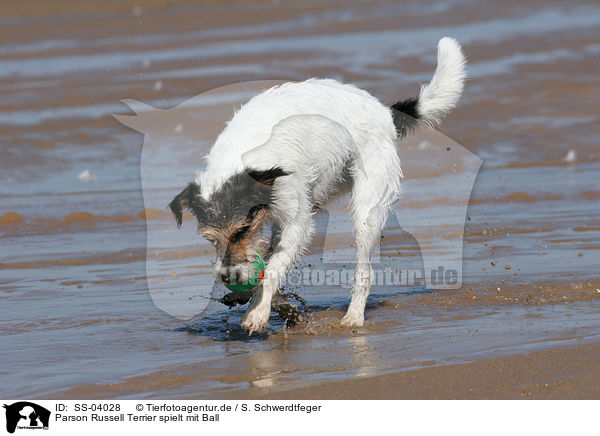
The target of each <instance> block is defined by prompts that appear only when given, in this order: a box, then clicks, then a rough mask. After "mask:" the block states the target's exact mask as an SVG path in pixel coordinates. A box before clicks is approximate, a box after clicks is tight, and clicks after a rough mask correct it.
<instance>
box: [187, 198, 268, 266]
mask: <svg viewBox="0 0 600 436" xmlns="http://www.w3.org/2000/svg"><path fill="white" fill-rule="evenodd" d="M267 215H268V212H267V211H266V210H264V209H262V210H260V211H258V212H257V213H256V215H255V216H254V218H253V219H252V221H248V220H243V221H236V222H232V223H229V225H228V226H227V227H226V228H216V227H210V226H206V227H202V228H199V229H198V233H200V234H201V235H202V236H204V237H205V238H206V239H208V240H209V241H211V242H213V243H214V245H215V247H216V248H217V253H218V254H219V257H222V258H224V259H227V260H228V263H229V264H231V265H235V264H238V263H242V262H246V261H247V260H248V252H249V251H250V249H251V248H252V247H253V246H254V244H255V243H256V240H257V239H260V237H261V236H262V228H263V224H264V220H265V218H266V217H267ZM242 231H243V233H242V234H241V235H240V234H239V233H240V232H242ZM255 248H256V247H255Z"/></svg>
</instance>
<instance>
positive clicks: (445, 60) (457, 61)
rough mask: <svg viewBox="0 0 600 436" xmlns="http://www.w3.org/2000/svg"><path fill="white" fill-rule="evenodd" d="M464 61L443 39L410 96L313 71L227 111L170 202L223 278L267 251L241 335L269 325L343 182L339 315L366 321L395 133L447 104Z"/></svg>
mask: <svg viewBox="0 0 600 436" xmlns="http://www.w3.org/2000/svg"><path fill="white" fill-rule="evenodd" d="M465 64H466V61H465V57H464V55H463V53H462V49H461V47H460V45H459V44H458V43H457V42H456V41H455V40H454V39H452V38H448V37H446V38H442V39H441V40H440V41H439V43H438V60H437V68H436V70H435V73H434V75H433V77H432V79H431V81H430V82H429V83H428V84H426V85H423V86H422V87H421V89H420V92H419V94H418V96H417V98H411V99H407V100H403V101H399V102H398V103H396V104H394V105H392V106H391V107H386V106H385V105H383V104H382V103H381V102H379V100H377V99H376V98H375V97H373V96H372V95H371V94H369V93H368V92H367V91H364V90H361V89H359V88H357V87H355V86H353V85H350V84H342V83H340V82H337V81H335V80H331V79H317V78H313V79H309V80H306V81H304V82H288V83H285V84H282V85H279V86H276V87H273V88H271V89H268V90H266V91H264V92H262V93H261V94H258V95H257V96H255V97H253V98H252V99H251V100H250V101H248V102H247V103H246V104H245V105H243V106H242V107H241V108H240V109H239V110H238V111H237V112H236V113H235V114H234V116H233V118H232V119H231V120H230V121H229V122H228V123H227V125H226V127H225V128H224V130H223V131H222V132H221V133H220V135H219V136H218V138H217V139H216V141H215V143H214V145H213V147H212V149H211V150H210V152H209V154H208V156H207V157H206V165H205V167H204V168H203V169H202V170H200V171H199V172H198V173H197V176H196V178H195V180H194V181H193V182H191V183H189V185H188V186H187V187H186V188H185V189H184V190H183V191H181V192H180V193H179V194H178V195H177V196H175V198H174V199H173V201H172V202H171V203H170V205H169V206H170V209H171V211H172V212H173V214H174V216H175V219H176V222H177V225H178V226H180V225H181V223H182V211H183V210H184V209H187V210H188V211H189V212H191V213H192V214H193V215H194V216H195V218H196V220H197V222H198V233H199V234H200V235H202V236H204V237H205V238H206V239H208V240H209V241H210V242H211V243H212V244H213V245H214V247H215V249H216V252H217V262H216V273H217V274H218V275H219V276H220V278H221V280H222V281H223V282H225V283H241V282H245V281H246V280H248V275H249V274H250V272H251V271H252V264H251V262H252V261H253V260H254V258H255V257H254V256H255V255H256V252H258V253H260V254H261V255H262V256H263V257H265V258H267V259H268V262H267V265H266V267H265V271H264V279H263V281H262V283H261V284H260V285H259V286H258V287H257V288H256V290H255V291H254V294H253V297H252V300H251V302H250V305H249V307H248V310H247V312H246V314H245V315H244V317H243V319H242V327H243V328H245V329H246V330H247V331H248V332H249V334H252V333H253V332H260V331H261V330H262V329H263V328H264V327H265V326H266V325H267V324H268V321H269V317H270V313H271V299H272V297H273V295H274V294H275V293H276V292H277V291H278V287H279V285H280V283H281V281H282V279H283V278H284V277H285V275H286V273H287V271H288V270H289V269H290V267H291V266H293V264H294V263H295V262H296V261H297V260H298V259H299V257H300V256H301V255H302V254H303V253H304V252H305V250H306V247H307V246H308V244H309V243H310V240H311V236H312V234H313V231H314V219H313V216H314V214H315V212H316V210H318V208H319V206H322V205H323V204H325V203H326V202H327V201H328V200H330V199H331V198H332V197H335V196H337V195H339V194H341V193H344V192H351V194H352V202H351V211H352V216H353V225H354V233H355V242H356V269H355V273H354V283H353V287H352V297H351V301H350V304H349V306H348V310H347V312H346V314H345V316H344V317H343V318H342V320H341V324H342V325H345V326H362V325H363V323H364V310H365V304H366V301H367V297H368V295H369V290H370V287H371V280H372V276H373V270H372V268H371V253H372V251H373V248H374V246H375V244H376V243H377V241H378V240H379V238H380V232H381V230H382V228H383V226H384V225H385V222H386V219H387V216H388V211H389V208H390V206H391V204H393V203H394V202H395V201H397V200H398V198H399V196H400V194H401V191H402V185H401V180H402V177H403V175H402V169H401V165H400V158H399V157H398V154H397V151H396V145H395V144H396V141H397V139H399V138H402V137H404V136H405V135H407V134H409V133H410V132H411V131H412V130H413V129H414V128H415V127H416V126H417V125H419V124H422V125H426V126H431V127H433V126H436V125H437V124H439V122H440V121H441V119H442V118H443V116H444V115H446V114H447V113H448V112H449V111H450V110H451V109H453V108H454V107H455V105H456V104H457V102H458V100H459V99H460V97H461V95H462V91H463V86H464V81H465V79H466V72H465ZM266 225H269V226H270V227H271V235H270V241H269V240H268V239H269V238H266V237H265V233H266V229H265V226H266Z"/></svg>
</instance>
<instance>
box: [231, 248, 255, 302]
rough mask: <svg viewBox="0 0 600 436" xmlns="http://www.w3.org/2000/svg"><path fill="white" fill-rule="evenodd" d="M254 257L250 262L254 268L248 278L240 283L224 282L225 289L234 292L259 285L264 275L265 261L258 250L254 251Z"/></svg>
mask: <svg viewBox="0 0 600 436" xmlns="http://www.w3.org/2000/svg"><path fill="white" fill-rule="evenodd" d="M254 258H255V259H254V261H253V262H252V265H254V270H253V271H252V273H251V274H250V277H249V278H248V280H247V281H245V282H240V283H225V286H226V287H227V289H229V290H231V291H235V292H247V291H251V290H252V289H254V288H256V287H257V286H258V285H260V282H261V281H262V279H263V277H264V275H265V261H264V259H263V257H262V256H261V254H260V253H259V252H258V251H257V252H256V255H255V256H254Z"/></svg>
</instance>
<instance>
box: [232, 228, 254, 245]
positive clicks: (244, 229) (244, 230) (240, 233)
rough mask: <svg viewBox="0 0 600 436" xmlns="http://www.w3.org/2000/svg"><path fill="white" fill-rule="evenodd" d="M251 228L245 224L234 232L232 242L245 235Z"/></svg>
mask: <svg viewBox="0 0 600 436" xmlns="http://www.w3.org/2000/svg"><path fill="white" fill-rule="evenodd" d="M249 229H250V226H244V227H242V228H241V229H239V230H238V231H237V232H235V233H234V234H233V236H232V237H231V241H232V242H237V241H239V240H240V239H242V238H243V237H244V234H245V233H246V232H247V231H248V230H249Z"/></svg>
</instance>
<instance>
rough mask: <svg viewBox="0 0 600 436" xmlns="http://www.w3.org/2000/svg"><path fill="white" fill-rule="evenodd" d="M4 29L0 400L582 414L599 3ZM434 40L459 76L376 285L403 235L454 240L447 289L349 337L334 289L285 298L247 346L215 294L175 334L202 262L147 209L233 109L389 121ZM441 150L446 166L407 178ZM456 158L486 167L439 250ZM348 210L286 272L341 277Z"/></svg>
mask: <svg viewBox="0 0 600 436" xmlns="http://www.w3.org/2000/svg"><path fill="white" fill-rule="evenodd" d="M0 14H1V15H0V21H1V22H2V26H0V41H2V43H1V44H0V90H1V92H0V135H2V144H0V182H1V183H0V203H1V204H2V207H1V209H0V247H1V248H0V313H1V316H0V343H1V344H2V351H1V352H0V361H2V362H3V366H2V368H0V386H1V387H0V397H2V398H20V397H23V398H31V399H36V398H38V399H41V398H54V399H83V398H86V399H103V398H106V399H109V398H122V399H128V398H182V399H191V398H199V399H208V398H228V399H244V398H257V399H258V398H273V399H357V398H361V399H600V392H599V388H598V386H599V383H598V381H599V377H600V354H599V352H600V316H598V314H599V313H600V279H599V276H598V264H599V259H600V224H599V223H598V216H599V214H600V207H599V202H598V200H599V199H600V190H599V189H598V187H597V184H596V183H594V182H595V181H596V180H597V179H598V171H599V169H600V168H599V167H600V148H599V147H598V138H599V134H600V131H599V130H598V125H599V124H598V116H597V114H596V112H597V111H595V110H594V109H593V108H595V107H596V104H597V101H598V98H599V97H600V87H599V86H598V84H599V79H598V78H599V77H600V76H599V75H598V62H597V58H598V54H599V53H600V45H599V44H598V37H599V36H600V30H599V28H598V25H597V23H598V22H599V21H600V7H599V6H598V4H597V3H595V2H591V1H590V2H587V1H577V2H570V3H569V4H565V3H564V2H558V1H543V2H542V1H530V2H526V4H523V3H522V2H516V1H509V2H493V3H485V4H480V3H477V2H470V1H467V0H460V1H446V0H444V1H439V2H435V3H434V4H430V5H423V4H421V3H420V2H416V1H415V2H406V3H404V4H403V5H401V6H400V5H398V4H397V2H393V1H385V0H382V1H379V0H378V1H373V2H362V1H356V2H338V1H324V2H322V1H318V2H317V1H314V2H287V1H283V2H279V1H273V2H271V1H269V2H260V1H237V2H218V1H208V2H201V4H198V3H197V2H192V1H184V0H177V1H169V0H152V1H149V2H144V4H143V5H140V4H138V2H134V1H129V0H127V1H106V2H101V3H98V2H91V1H84V2H81V1H79V2H75V1H58V2H51V3H50V2H42V1H39V2H38V1H36V2H30V3H27V4H18V3H15V4H11V5H6V7H3V9H2V11H1V12H0ZM443 36H452V37H455V38H456V39H457V40H458V41H460V42H461V44H462V46H463V49H464V51H465V53H466V55H467V58H468V72H469V77H470V78H469V80H468V82H467V86H466V89H465V94H464V97H463V99H462V100H461V102H460V103H459V105H458V107H457V108H456V109H455V110H454V111H453V112H452V114H451V115H450V116H449V117H448V118H447V119H446V120H445V121H444V122H443V124H442V125H441V127H440V132H441V133H440V134H439V135H438V134H434V133H431V132H429V133H427V132H418V135H417V136H415V137H413V138H412V139H408V140H407V141H406V142H404V143H401V144H399V148H398V153H399V155H400V157H401V159H402V161H403V167H404V172H405V176H406V179H405V182H406V186H407V187H408V188H410V189H407V193H406V196H405V198H404V199H403V203H401V206H402V213H403V215H398V217H399V218H398V219H396V220H393V219H390V220H388V223H387V225H386V228H385V229H384V231H383V233H382V236H383V237H382V240H381V244H380V247H379V249H378V256H379V260H378V263H377V266H376V268H375V269H377V270H381V271H384V270H385V269H386V268H387V269H391V270H398V269H402V270H410V271H416V270H421V269H424V268H425V266H424V265H425V260H424V259H425V256H424V254H423V252H424V247H426V246H427V247H428V245H427V244H428V239H427V238H426V237H417V236H415V234H416V232H415V231H413V227H414V228H417V227H415V226H414V223H418V224H422V225H423V226H425V225H428V226H430V228H435V229H437V230H440V229H441V230H440V231H446V232H447V233H444V234H443V236H442V237H440V236H439V235H437V237H438V239H439V240H450V239H452V238H454V239H453V240H458V241H461V244H462V246H461V253H462V255H463V257H462V262H461V263H460V268H461V278H462V283H461V286H460V288H459V289H436V288H435V287H433V288H432V287H427V286H425V285H424V284H422V283H417V284H414V283H413V284H406V283H402V284H397V283H396V284H395V283H389V282H386V283H383V284H378V285H376V286H374V287H373V290H372V295H371V296H370V298H369V302H368V305H367V311H366V323H365V325H364V327H360V328H355V329H343V328H340V327H339V319H340V318H341V317H342V316H343V311H344V309H345V307H346V306H347V303H348V300H349V297H348V295H349V289H348V288H347V287H344V286H342V285H330V284H326V283H317V284H311V285H303V284H297V285H291V286H287V287H286V290H287V291H292V292H296V293H298V295H300V296H301V297H302V298H303V299H305V300H306V301H307V302H308V303H309V305H310V314H309V316H308V321H307V322H304V323H300V324H299V325H298V326H296V327H293V328H290V329H286V328H285V327H284V325H283V321H282V320H280V319H278V318H277V316H276V315H275V314H273V315H272V317H271V326H270V328H269V329H267V330H266V331H265V332H263V333H261V334H259V335H253V336H252V337H248V335H247V334H246V333H245V332H244V331H243V330H242V329H241V328H240V320H241V318H242V316H243V313H244V308H234V309H228V308H226V307H224V306H223V305H222V304H219V303H218V302H217V301H216V300H217V299H218V298H219V297H220V296H222V295H223V294H224V292H225V288H224V287H223V286H222V285H220V284H214V286H213V282H210V283H209V285H210V292H211V294H210V295H211V297H210V302H209V303H206V304H208V306H207V309H206V310H204V311H203V312H202V314H201V315H200V316H197V317H194V318H186V316H187V313H188V312H193V311H194V310H195V308H196V307H197V306H198V305H200V304H201V301H200V298H199V297H198V296H197V295H196V294H197V293H198V292H197V289H198V287H199V283H204V282H206V280H208V279H207V277H209V275H210V270H211V261H212V260H213V258H214V253H213V252H212V251H210V250H211V247H210V246H207V244H206V243H202V241H200V240H199V238H198V236H197V235H196V234H195V228H194V225H193V223H192V221H191V220H190V219H184V225H183V226H182V228H181V230H177V228H176V225H175V222H174V220H173V217H172V216H171V215H170V214H169V213H167V209H166V204H167V203H166V202H165V201H164V199H166V198H170V197H172V196H174V195H175V194H176V193H178V192H179V191H180V190H181V189H182V187H183V186H184V184H185V183H186V182H187V181H189V180H191V178H192V177H193V175H194V173H195V171H196V170H197V168H198V166H199V165H201V164H202V156H203V154H204V153H205V152H206V151H207V150H208V149H209V147H210V145H211V140H212V139H214V137H215V136H216V135H217V134H218V132H219V131H220V130H221V129H222V127H223V125H224V122H225V120H226V119H228V117H230V116H231V115H232V114H233V111H234V110H235V109H236V108H237V107H239V104H241V103H243V102H244V101H247V100H248V99H249V98H250V97H251V96H252V95H253V94H252V93H255V92H256V91H257V90H259V89H262V88H261V87H265V86H267V84H269V83H275V82H276V81H286V80H304V79H306V78H309V77H330V78H335V79H338V80H341V81H344V82H351V83H355V84H356V85H358V86H360V87H362V88H364V89H366V90H368V91H369V92H371V93H372V94H373V95H375V96H376V97H378V98H379V99H380V100H381V101H382V102H384V103H386V104H393V103H394V102H395V101H397V100H399V99H402V98H405V97H410V96H413V95H415V94H416V93H417V92H418V89H419V86H420V85H421V84H422V83H426V82H427V81H428V80H429V79H430V77H431V73H432V71H433V69H434V68H435V47H436V43H437V41H438V40H439V39H440V38H441V37H443ZM259 81H264V82H259ZM138 102H143V104H142V103H138ZM182 103H185V104H182ZM144 105H149V106H148V107H146V106H144ZM113 115H115V116H113ZM150 130H151V131H150ZM144 133H145V135H144ZM411 141H412V142H411ZM436 141H439V144H446V142H447V144H448V147H446V145H444V148H443V149H442V155H441V157H440V158H439V159H440V161H439V162H442V163H441V164H440V165H441V166H440V167H439V168H438V163H439V162H438V161H436V160H434V159H431V160H428V159H425V160H424V161H423V159H421V161H419V160H418V156H423V155H425V156H427V153H429V152H430V151H431V150H432V149H433V147H434V146H436V144H437V143H436ZM444 141H446V142H444ZM190 144H192V146H190ZM450 144H451V146H450ZM428 147H429V148H428ZM428 150H429V151H428ZM446 151H447V152H448V153H447V154H443V153H446ZM459 152H462V153H463V155H461V156H462V157H464V156H467V157H469V159H471V161H468V162H474V161H475V160H477V163H478V164H479V163H480V164H481V166H480V168H479V167H478V172H477V171H475V173H474V174H473V180H474V183H473V185H472V191H471V192H470V198H469V201H468V208H467V209H466V213H465V217H466V220H464V226H463V225H462V222H461V226H460V229H459V230H460V231H458V232H457V231H456V229H450V230H449V229H448V226H447V225H448V216H449V212H448V211H449V210H451V209H452V208H453V207H458V206H459V205H460V204H459V202H458V200H457V199H456V198H454V197H452V192H448V189H447V186H448V185H449V182H448V179H446V178H444V177H446V176H448V174H450V173H452V172H453V171H455V167H453V166H452V165H449V164H448V162H454V161H453V159H455V160H456V159H459V158H461V156H458V157H457V154H456V153H459ZM419 153H421V154H420V155H419ZM452 153H455V154H452ZM443 162H446V165H444V164H443ZM461 162H463V163H464V162H467V160H463V161H461ZM465 168H467V165H466V164H465V165H464V166H463V167H461V169H462V170H465ZM467 169H468V168H467ZM444 171H445V173H444ZM465 171H466V170H465ZM413 187H415V188H414V189H413ZM457 205H458V206H457ZM343 211H344V205H343V202H339V203H336V204H335V205H333V206H331V208H330V209H328V211H327V213H320V214H319V215H318V217H317V222H318V225H317V233H316V235H315V238H314V240H313V243H312V245H311V247H310V252H309V253H308V254H307V255H306V256H304V257H303V258H302V260H301V262H300V263H299V264H298V265H297V266H296V268H295V270H294V271H293V274H296V275H297V276H301V275H302V274H303V271H305V270H306V271H309V273H310V272H314V271H315V270H319V269H322V270H324V271H325V270H327V269H332V268H333V269H339V271H342V270H343V271H346V270H349V269H351V263H352V258H351V255H352V250H351V244H352V239H351V235H352V228H351V226H350V224H349V221H348V220H346V219H345V218H344V217H345V215H344V212H343ZM187 218H189V217H187ZM411 226H413V227H411ZM463 227H464V235H463V234H462V230H463ZM437 230H436V231H437ZM161 232H162V233H161ZM432 238H433V239H435V238H434V237H432ZM203 244H204V245H203ZM327 253H335V256H336V259H337V260H339V262H340V263H339V265H337V266H334V267H332V264H331V263H329V264H328V263H327V261H326V260H324V259H325V258H326V256H327ZM340 259H341V260H340ZM340 265H342V266H340ZM182 301H183V304H182V303H181V302H182ZM173 302H176V303H177V304H175V303H173ZM206 304H205V305H206ZM203 307H204V306H203ZM178 310H180V311H181V313H179V312H177V311H178ZM186 310H187V311H188V312H186ZM184 312H185V313H184ZM182 314H183V315H182ZM178 315H181V316H178ZM184 315H185V316H184Z"/></svg>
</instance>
